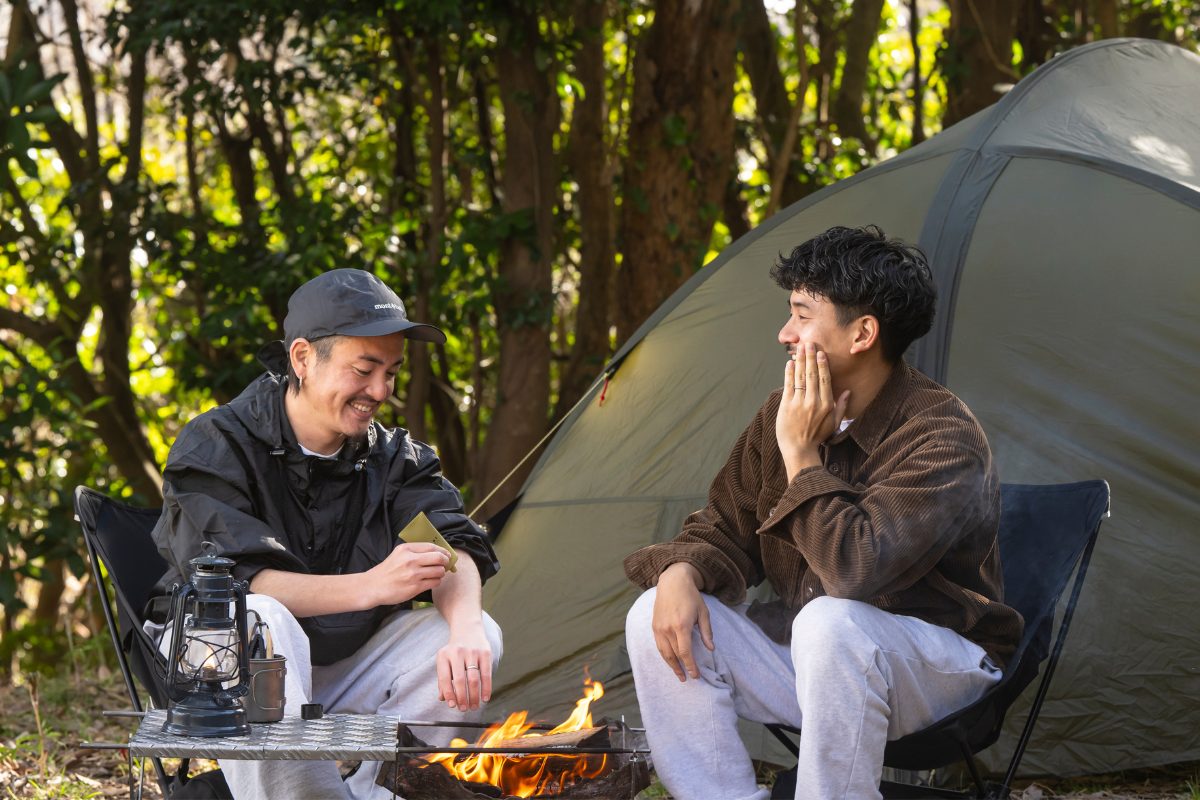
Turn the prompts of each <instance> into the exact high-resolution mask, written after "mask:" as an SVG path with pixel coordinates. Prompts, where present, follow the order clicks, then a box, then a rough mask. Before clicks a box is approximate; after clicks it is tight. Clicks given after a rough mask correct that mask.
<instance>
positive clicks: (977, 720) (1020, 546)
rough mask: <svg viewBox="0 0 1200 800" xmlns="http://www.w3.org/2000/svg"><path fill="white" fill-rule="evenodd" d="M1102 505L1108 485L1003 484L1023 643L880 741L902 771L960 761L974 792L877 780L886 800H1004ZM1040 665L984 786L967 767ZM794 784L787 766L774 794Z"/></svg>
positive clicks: (1003, 542) (1004, 529) (1012, 588)
mask: <svg viewBox="0 0 1200 800" xmlns="http://www.w3.org/2000/svg"><path fill="white" fill-rule="evenodd" d="M1108 501H1109V491H1108V484H1107V483H1106V482H1104V481H1098V480H1097V481H1084V482H1082V483H1065V484H1057V485H1049V486H1024V485H1018V484H1004V485H1003V486H1002V487H1001V491H1000V507H1001V511H1000V534H999V539H1000V561H1001V564H1002V566H1003V569H1004V602H1005V603H1007V604H1008V605H1010V606H1012V607H1013V608H1015V609H1016V610H1017V611H1019V612H1021V616H1022V617H1024V618H1025V631H1024V633H1023V634H1022V636H1021V641H1020V643H1019V644H1018V645H1017V650H1016V652H1015V653H1014V654H1013V655H1012V657H1011V658H1010V659H1009V664H1008V668H1007V669H1006V670H1005V672H1004V677H1002V678H1001V679H1000V682H999V683H997V684H996V685H995V686H993V687H992V688H991V689H990V690H989V691H988V692H987V694H985V695H984V696H983V697H981V698H980V699H979V700H977V701H975V702H974V703H972V704H971V705H969V706H967V707H966V708H963V709H961V710H959V711H957V712H955V713H954V714H951V715H950V716H948V717H946V718H944V719H941V720H939V721H937V722H935V723H933V724H932V725H930V726H929V727H927V728H925V729H924V730H920V731H917V732H915V733H911V734H909V735H907V736H904V737H902V738H900V739H897V740H895V741H892V742H888V745H887V750H886V752H885V754H884V765H885V766H888V767H891V768H893V769H897V770H908V771H924V770H932V769H937V768H940V767H945V766H948V765H950V764H954V763H957V762H959V761H962V762H964V763H965V764H966V766H967V769H968V770H969V772H970V774H971V778H972V780H973V782H974V787H973V788H972V789H971V790H968V791H954V790H950V789H941V788H935V787H930V786H912V785H907V784H902V783H894V782H891V781H884V782H883V783H882V784H881V785H880V791H881V792H882V793H883V795H884V797H893V798H906V797H961V798H967V797H977V798H1000V799H1003V798H1007V797H1008V796H1009V792H1010V787H1011V785H1012V782H1013V779H1014V778H1015V777H1016V774H1017V768H1018V767H1019V766H1020V764H1021V757H1022V756H1023V755H1024V754H1025V748H1026V746H1027V745H1028V744H1029V739H1030V737H1031V736H1032V735H1033V726H1034V724H1035V723H1036V722H1037V718H1038V713H1039V712H1040V711H1041V708H1042V703H1043V701H1044V700H1045V699H1046V692H1047V690H1048V689H1049V688H1050V679H1051V678H1052V677H1053V676H1054V669H1055V667H1056V666H1057V665H1058V660H1059V656H1060V655H1061V654H1062V649H1063V642H1064V641H1065V639H1066V636H1067V630H1068V628H1070V625H1071V617H1072V616H1073V615H1074V613H1075V605H1076V602H1077V601H1078V600H1079V592H1080V590H1081V589H1082V587H1083V579H1084V577H1085V575H1086V574H1087V568H1088V561H1089V560H1090V559H1091V556H1092V548H1093V547H1095V544H1096V537H1097V535H1098V534H1099V532H1100V523H1101V520H1103V519H1104V518H1105V517H1107V516H1108ZM1077 565H1078V566H1077ZM1072 573H1074V574H1075V580H1074V583H1073V584H1072V586H1071V594H1070V597H1069V599H1068V600H1067V606H1066V609H1065V611H1064V613H1063V617H1062V622H1061V623H1060V624H1059V625H1058V630H1057V634H1055V635H1054V636H1053V647H1052V646H1051V638H1052V633H1053V632H1054V631H1053V629H1054V617H1055V609H1056V608H1057V606H1058V600H1059V597H1060V596H1061V595H1062V593H1063V590H1064V589H1065V588H1066V586H1067V583H1068V581H1069V579H1070V577H1071V574H1072ZM1047 657H1049V660H1048V661H1046V659H1047ZM1043 661H1046V666H1045V670H1044V672H1043V674H1042V679H1041V681H1040V682H1039V683H1038V686H1037V692H1036V694H1035V695H1034V697H1033V703H1032V705H1031V706H1030V708H1029V716H1028V717H1027V718H1026V720H1025V726H1024V728H1023V729H1022V730H1021V734H1020V736H1019V738H1018V739H1017V744H1016V748H1015V750H1014V752H1013V754H1012V758H1011V759H1010V761H1009V763H1008V769H1007V771H1006V772H1005V774H1004V779H1003V782H1001V783H999V784H996V783H990V782H986V783H985V781H984V780H983V778H982V777H981V775H980V772H979V767H978V765H977V764H976V763H975V754H976V753H978V752H979V751H981V750H983V749H984V748H986V747H989V746H991V745H992V744H993V743H994V742H995V741H996V739H997V738H998V737H999V736H1000V728H1001V726H1002V724H1003V722H1004V714H1005V712H1006V711H1007V710H1008V707H1009V706H1010V705H1012V703H1013V702H1014V701H1015V700H1016V699H1017V698H1018V697H1019V696H1020V695H1021V692H1022V691H1023V690H1024V689H1025V687H1027V686H1028V685H1029V684H1030V683H1031V682H1032V681H1033V679H1034V678H1035V677H1037V674H1038V671H1039V670H1040V668H1041V665H1042V662H1043ZM767 727H768V728H769V729H770V730H771V732H772V733H773V734H775V736H776V737H777V738H778V739H779V740H780V741H781V742H783V743H784V745H785V746H786V747H787V748H788V749H789V750H791V751H792V753H793V754H795V753H798V747H797V746H796V744H795V742H794V741H793V740H792V739H791V738H790V737H789V736H788V734H787V733H785V731H788V732H791V733H799V732H800V731H799V730H797V729H795V728H791V727H789V726H784V725H768V726H767ZM795 781H796V775H795V770H794V769H793V770H791V771H790V773H783V774H782V775H781V777H780V779H779V780H778V781H777V783H776V790H775V792H774V793H773V794H772V797H788V798H790V797H792V791H793V789H792V788H789V787H794V786H795Z"/></svg>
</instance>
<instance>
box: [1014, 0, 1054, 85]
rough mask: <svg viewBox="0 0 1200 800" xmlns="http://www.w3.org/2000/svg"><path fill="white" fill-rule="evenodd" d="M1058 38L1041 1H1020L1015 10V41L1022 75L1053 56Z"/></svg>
mask: <svg viewBox="0 0 1200 800" xmlns="http://www.w3.org/2000/svg"><path fill="white" fill-rule="evenodd" d="M1058 36H1059V34H1058V31H1057V30H1056V29H1055V27H1054V25H1052V24H1051V23H1050V20H1049V19H1048V18H1047V16H1046V8H1045V5H1044V3H1043V2H1042V0H1021V2H1020V4H1019V5H1018V8H1017V29H1016V40H1017V42H1019V43H1020V45H1021V72H1022V73H1029V72H1031V71H1033V69H1034V68H1035V67H1037V66H1038V65H1039V64H1044V63H1046V61H1047V60H1048V59H1049V58H1050V57H1051V56H1053V55H1054V50H1055V47H1056V45H1057V44H1058Z"/></svg>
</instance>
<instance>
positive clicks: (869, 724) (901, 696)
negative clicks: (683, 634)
mask: <svg viewBox="0 0 1200 800" xmlns="http://www.w3.org/2000/svg"><path fill="white" fill-rule="evenodd" d="M655 596H656V590H655V589H650V590H648V591H647V592H645V593H644V594H643V595H642V596H641V597H640V598H638V600H637V602H635V603H634V605H633V608H632V609H630V611H629V616H628V619H627V621H626V638H627V641H628V645H629V660H630V662H631V663H632V665H633V678H634V683H635V685H636V689H637V696H638V705H639V706H640V707H641V712H642V722H643V724H645V726H646V737H647V740H648V741H649V744H650V750H651V753H652V755H651V758H652V759H653V761H654V769H655V772H656V773H657V774H658V777H659V778H660V779H661V780H662V782H663V784H664V785H665V786H666V787H667V789H668V790H669V791H670V792H671V795H672V797H674V798H676V800H765V798H767V797H768V795H769V792H767V791H766V790H764V789H760V788H758V786H757V784H756V782H755V778H754V769H753V766H752V765H751V762H750V756H749V753H747V752H746V748H745V746H744V745H743V744H742V740H741V738H740V737H739V736H738V732H737V719H738V718H739V717H741V718H743V719H747V720H753V721H756V722H764V723H766V722H772V723H784V724H788V725H793V726H795V727H802V728H803V735H802V736H801V737H800V762H799V776H798V780H797V782H796V797H797V798H798V799H799V798H803V800H836V799H837V798H849V799H850V800H870V799H871V798H878V797H880V794H879V781H880V778H881V776H882V773H883V751H884V747H885V745H886V743H887V741H888V740H890V739H897V738H899V737H901V736H904V735H905V734H908V733H912V732H914V731H917V730H920V729H921V728H923V727H925V726H926V725H928V724H930V723H932V722H935V721H936V720H938V719H940V718H942V717H944V716H945V715H947V714H949V713H951V712H953V711H955V710H957V709H959V708H962V707H963V706H965V705H967V704H969V703H970V702H972V701H973V700H975V699H977V698H978V697H980V696H981V695H982V694H983V692H984V691H985V690H986V689H987V688H988V687H989V686H991V685H992V684H994V683H995V682H996V681H998V680H999V679H1000V671H999V670H998V669H997V668H996V667H995V666H994V665H993V664H992V662H991V660H990V659H988V658H987V656H986V653H985V652H984V651H983V649H982V648H981V647H979V646H978V645H976V644H974V643H973V642H970V641H968V640H967V639H964V638H963V637H961V636H959V635H958V634H957V633H955V632H953V631H951V630H950V629H948V628H943V627H940V626H937V625H932V624H930V623H927V622H924V621H922V620H919V619H915V618H913V617H905V616H899V615H896V614H890V613H888V612H886V611H880V610H879V609H877V608H875V607H874V606H871V605H868V604H867V603H862V602H858V601H856V600H840V599H835V598H832V597H820V598H817V599H816V600H813V601H812V602H810V603H809V604H808V605H806V606H805V607H804V609H803V610H802V611H801V612H800V614H798V615H797V617H796V620H795V621H794V622H793V624H792V643H791V646H790V647H789V646H788V645H781V644H778V643H776V642H774V641H772V640H771V639H770V638H769V637H768V636H767V635H766V634H765V633H763V631H762V630H761V629H760V628H759V627H758V626H757V625H756V624H754V623H753V622H752V621H750V620H749V619H748V618H747V617H746V609H747V607H748V606H745V605H742V606H738V607H736V608H731V607H729V606H726V605H724V604H723V603H721V602H720V601H718V600H716V599H715V598H713V597H711V596H709V595H703V597H704V601H705V603H706V604H707V605H708V610H709V616H710V619H711V622H712V632H713V644H714V645H715V647H716V649H715V651H712V652H710V651H709V650H708V648H706V647H705V646H704V644H703V643H702V642H701V640H700V634H699V631H698V630H697V631H695V632H694V634H693V636H692V652H693V655H694V658H695V659H696V666H697V667H698V668H699V670H700V678H699V679H698V680H697V679H693V678H691V677H688V679H687V681H686V682H680V680H679V678H677V677H676V676H675V673H674V672H673V671H672V670H671V668H670V667H668V666H667V664H666V662H665V661H663V658H662V656H661V655H659V653H658V649H657V647H656V646H655V643H654V632H653V630H652V629H651V619H652V616H653V610H654V598H655Z"/></svg>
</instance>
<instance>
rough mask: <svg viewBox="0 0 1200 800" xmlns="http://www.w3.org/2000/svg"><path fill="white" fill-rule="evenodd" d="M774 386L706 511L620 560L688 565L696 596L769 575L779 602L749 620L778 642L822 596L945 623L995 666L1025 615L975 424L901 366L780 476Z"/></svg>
mask: <svg viewBox="0 0 1200 800" xmlns="http://www.w3.org/2000/svg"><path fill="white" fill-rule="evenodd" d="M779 398H780V392H779V391H776V392H775V393H773V394H772V395H771V396H770V397H769V398H768V399H767V402H766V403H765V404H764V405H763V407H762V408H761V409H760V410H759V412H758V414H757V415H756V416H755V418H754V420H753V421H752V422H751V423H750V426H749V427H748V428H747V429H746V430H745V432H744V433H742V435H741V437H740V438H739V439H738V441H737V444H735V445H734V448H733V452H732V453H731V454H730V456H729V460H728V461H727V462H726V463H725V466H724V467H723V468H722V469H721V471H720V473H718V474H717V477H716V478H715V479H714V480H713V482H712V486H711V487H710V489H709V495H708V506H707V507H706V508H704V509H702V510H700V511H697V512H695V513H693V514H691V515H690V516H689V517H688V518H687V519H686V520H685V521H684V525H683V530H682V532H681V533H680V534H679V535H678V536H677V537H676V538H675V539H674V540H672V541H670V542H666V543H662V544H654V545H650V546H648V547H643V548H641V549H640V550H638V551H636V552H634V553H633V554H632V555H630V556H629V557H628V558H626V559H625V571H626V574H627V575H628V576H629V578H630V580H632V581H633V582H634V583H636V584H638V585H639V586H641V587H642V588H649V587H650V586H653V585H655V584H656V583H657V582H658V576H659V575H660V574H661V573H662V571H663V570H664V569H666V568H667V567H668V566H669V565H670V564H673V563H675V562H678V561H686V562H688V563H690V564H692V565H694V566H695V567H696V569H697V570H699V572H700V575H701V576H702V577H703V581H704V584H703V587H702V589H703V591H705V592H706V593H709V594H712V595H713V596H715V597H717V598H718V599H720V600H721V601H723V602H725V603H727V604H730V605H733V604H737V603H741V602H743V601H744V600H745V597H746V590H747V588H748V587H750V586H755V585H758V584H759V583H761V582H762V581H763V580H766V581H768V582H769V583H770V585H771V587H772V588H773V589H774V590H775V592H776V594H777V595H778V596H779V599H778V600H776V601H773V602H770V603H765V604H758V603H756V604H755V605H754V606H752V608H751V609H750V612H749V613H750V617H751V618H752V619H754V620H755V622H757V623H758V624H759V626H760V627H762V628H763V630H764V631H766V632H767V634H768V635H770V636H771V638H773V639H775V640H776V641H779V642H785V641H787V639H788V637H789V636H790V633H791V622H792V619H793V618H794V617H795V615H796V613H797V612H799V610H800V609H801V608H803V606H804V604H805V603H807V602H808V601H810V600H812V599H813V598H815V597H819V596H821V595H830V596H832V597H842V598H848V599H854V600H862V601H865V602H868V603H870V604H872V605H874V606H877V607H878V608H881V609H884V610H885V611H890V612H892V613H894V614H904V615H907V616H912V617H917V618H919V619H923V620H926V621H927V622H931V623H933V624H936V625H942V626H944V627H947V628H950V629H951V630H953V631H956V632H957V633H959V634H961V635H962V636H964V637H966V638H967V639H970V640H971V641H973V642H975V643H977V644H978V645H980V646H981V647H982V648H983V649H984V650H986V651H987V652H988V654H989V655H990V656H991V657H992V659H993V660H995V661H996V662H997V663H998V664H1001V665H1002V664H1003V663H1004V662H1005V661H1006V660H1007V657H1008V656H1009V655H1011V653H1012V651H1013V650H1014V649H1015V648H1016V645H1017V641H1018V639H1019V638H1020V636H1021V628H1022V620H1021V616H1020V614H1018V613H1017V612H1016V611H1015V610H1013V609H1012V608H1009V607H1008V606H1006V605H1004V603H1003V583H1002V581H1001V573H1000V554H999V550H998V547H997V541H996V530H997V524H998V521H999V517H1000V483H999V479H998V478H997V476H996V470H995V467H994V466H993V464H992V454H991V449H990V448H989V447H988V442H987V437H986V436H985V435H984V433H983V429H982V428H981V427H980V426H979V423H978V422H977V421H976V420H975V417H974V416H972V414H971V412H970V411H969V410H968V409H967V407H966V405H964V404H963V402H962V401H961V400H959V399H958V398H957V397H955V396H954V394H952V393H951V392H950V391H949V390H947V389H945V388H944V387H942V386H940V385H938V384H937V383H935V382H933V381H932V380H930V379H929V378H927V377H925V376H924V375H922V374H921V373H920V372H918V371H916V370H915V369H913V368H912V367H910V366H908V365H907V364H905V363H903V362H901V363H900V364H898V365H897V366H896V368H895V369H894V370H893V372H892V374H891V376H890V377H889V378H888V381H887V383H885V384H884V386H883V388H882V389H881V390H880V392H879V394H878V395H877V396H876V397H875V399H874V400H873V401H872V402H871V404H870V405H869V406H868V407H867V409H866V410H865V411H864V412H863V413H862V414H860V415H859V418H858V419H856V420H855V421H854V422H853V423H851V424H850V426H849V427H848V428H847V429H846V430H845V431H843V432H841V433H839V434H837V435H835V436H833V437H832V438H830V439H829V440H828V442H826V443H825V444H823V445H821V460H822V463H823V466H820V467H810V468H807V469H804V470H802V471H801V472H800V473H798V474H797V475H796V477H795V478H794V479H793V480H792V481H791V483H788V480H787V473H786V471H785V469H784V464H783V457H782V456H781V455H780V452H779V446H778V444H777V442H776V439H775V413H776V409H777V408H778V407H779Z"/></svg>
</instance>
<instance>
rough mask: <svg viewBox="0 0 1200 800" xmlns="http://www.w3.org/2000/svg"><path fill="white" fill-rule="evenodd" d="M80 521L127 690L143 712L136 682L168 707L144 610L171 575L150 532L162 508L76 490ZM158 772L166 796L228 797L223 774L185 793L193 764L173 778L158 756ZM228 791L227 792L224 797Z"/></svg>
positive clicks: (156, 703)
mask: <svg viewBox="0 0 1200 800" xmlns="http://www.w3.org/2000/svg"><path fill="white" fill-rule="evenodd" d="M75 517H76V519H77V520H78V521H79V526H80V527H81V528H82V529H83V541H84V544H86V545H87V551H88V560H89V561H90V562H91V565H92V578H93V579H94V580H95V583H96V590H97V591H98V592H100V608H101V609H102V610H103V612H104V621H105V623H106V624H107V625H108V633H109V635H110V636H111V637H112V643H113V649H115V650H116V653H117V663H118V664H119V665H120V667H121V677H122V678H123V679H124V680H125V690H126V691H127V692H128V693H129V700H130V702H131V703H133V709H134V710H135V711H142V710H143V707H142V702H141V699H140V698H139V696H138V691H137V688H136V687H135V686H134V679H135V678H136V679H137V682H138V683H140V684H141V685H142V687H143V688H145V690H146V693H147V694H148V695H149V700H150V707H151V708H166V706H167V692H166V681H165V669H166V661H165V659H164V658H163V657H162V656H161V655H160V654H159V652H158V647H157V646H156V643H155V642H154V640H153V639H152V638H151V637H150V636H149V635H148V634H147V633H146V632H145V631H144V630H142V621H143V620H142V609H143V608H145V606H146V603H147V601H148V600H149V599H150V597H151V595H152V593H153V589H154V585H155V584H156V583H157V582H158V579H159V578H160V577H162V575H163V573H164V572H166V571H167V562H166V561H164V560H163V558H162V556H160V555H159V554H158V548H157V547H155V545H154V540H153V539H151V538H150V532H151V531H152V530H153V529H154V525H155V523H156V522H158V517H159V510H158V509H156V508H155V509H151V508H136V507H134V506H130V505H126V504H125V503H122V502H119V501H117V500H113V499H112V498H110V497H106V496H105V495H102V494H100V493H99V492H96V491H93V490H92V489H89V488H87V487H86V486H79V487H77V488H76V489H75ZM101 562H103V564H104V568H105V570H106V571H107V572H108V577H109V581H110V582H111V586H112V593H113V597H114V598H115V600H116V606H117V613H116V616H115V617H114V615H113V610H112V605H111V604H110V601H109V597H108V593H107V591H106V588H105V587H106V583H105V581H104V579H103V577H102V576H101V572H100V564H101ZM151 763H152V764H153V765H154V772H155V774H156V775H157V777H158V786H159V788H160V789H161V790H162V793H163V797H167V798H182V797H188V796H197V797H202V796H205V794H204V793H202V792H200V791H199V790H200V789H201V786H200V784H204V785H205V792H214V791H215V794H212V795H209V796H216V797H222V796H225V797H228V796H230V794H229V789H228V787H227V786H225V785H224V778H223V777H220V778H218V777H217V776H218V775H219V774H220V771H219V770H217V771H215V774H214V773H206V776H205V779H204V780H203V781H197V782H196V784H194V785H193V786H191V787H189V789H188V790H185V789H184V787H185V786H186V785H187V784H188V783H189V778H188V760H187V759H184V760H183V761H182V762H181V763H180V765H179V769H178V770H177V771H176V772H175V774H173V775H172V774H169V773H168V772H167V770H166V768H165V767H164V766H163V763H162V760H161V759H159V758H152V759H151ZM222 788H223V789H224V794H222V793H221V790H222Z"/></svg>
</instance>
